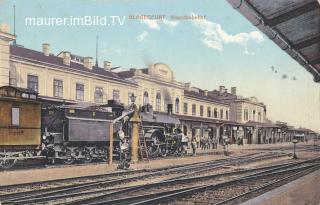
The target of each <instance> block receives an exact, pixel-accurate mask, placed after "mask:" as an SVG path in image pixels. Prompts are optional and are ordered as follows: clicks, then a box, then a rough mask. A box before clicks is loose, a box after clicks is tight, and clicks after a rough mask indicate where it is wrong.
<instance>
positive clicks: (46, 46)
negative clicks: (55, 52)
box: [42, 43, 50, 56]
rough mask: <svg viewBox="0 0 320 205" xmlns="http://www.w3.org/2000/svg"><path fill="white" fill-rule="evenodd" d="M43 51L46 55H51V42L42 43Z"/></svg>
mask: <svg viewBox="0 0 320 205" xmlns="http://www.w3.org/2000/svg"><path fill="white" fill-rule="evenodd" d="M42 52H43V54H44V55H45V56H49V55H50V44H49V43H43V44H42Z"/></svg>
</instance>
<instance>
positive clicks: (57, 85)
mask: <svg viewBox="0 0 320 205" xmlns="http://www.w3.org/2000/svg"><path fill="white" fill-rule="evenodd" d="M53 93H54V97H59V98H62V97H63V81H62V80H56V79H55V80H53Z"/></svg>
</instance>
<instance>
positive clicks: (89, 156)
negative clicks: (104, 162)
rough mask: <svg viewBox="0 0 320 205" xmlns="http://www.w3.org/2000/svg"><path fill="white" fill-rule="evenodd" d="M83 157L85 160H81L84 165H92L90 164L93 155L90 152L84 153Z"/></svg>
mask: <svg viewBox="0 0 320 205" xmlns="http://www.w3.org/2000/svg"><path fill="white" fill-rule="evenodd" d="M83 156H84V158H82V159H81V160H82V161H83V162H84V163H90V162H92V159H93V158H92V155H91V153H90V152H89V151H85V152H84V153H83Z"/></svg>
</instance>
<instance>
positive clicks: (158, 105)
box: [156, 93, 161, 111]
mask: <svg viewBox="0 0 320 205" xmlns="http://www.w3.org/2000/svg"><path fill="white" fill-rule="evenodd" d="M156 110H157V111H161V94H160V93H157V95H156Z"/></svg>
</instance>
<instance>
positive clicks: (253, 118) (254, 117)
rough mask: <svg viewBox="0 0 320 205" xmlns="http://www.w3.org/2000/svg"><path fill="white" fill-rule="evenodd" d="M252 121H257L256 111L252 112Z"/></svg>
mask: <svg viewBox="0 0 320 205" xmlns="http://www.w3.org/2000/svg"><path fill="white" fill-rule="evenodd" d="M252 120H253V121H256V111H255V110H254V111H253V112H252Z"/></svg>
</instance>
